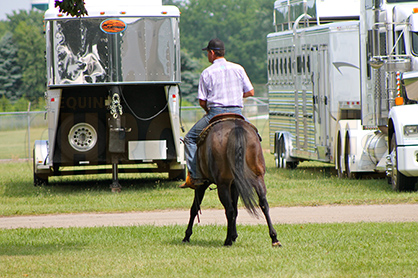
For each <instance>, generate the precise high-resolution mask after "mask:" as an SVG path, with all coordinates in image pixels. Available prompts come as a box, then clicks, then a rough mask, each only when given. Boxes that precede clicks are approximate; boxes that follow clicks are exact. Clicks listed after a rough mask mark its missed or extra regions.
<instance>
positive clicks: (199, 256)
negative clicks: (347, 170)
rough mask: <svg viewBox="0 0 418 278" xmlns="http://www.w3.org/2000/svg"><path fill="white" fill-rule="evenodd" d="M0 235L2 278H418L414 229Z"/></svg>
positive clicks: (365, 226)
mask: <svg viewBox="0 0 418 278" xmlns="http://www.w3.org/2000/svg"><path fill="white" fill-rule="evenodd" d="M225 229H226V228H225V227H223V226H197V227H196V228H195V233H194V235H193V236H192V238H191V242H190V243H189V244H183V243H181V239H182V237H183V235H184V230H185V227H183V226H166V227H153V226H139V227H102V228H69V229H52V228H48V229H17V230H0V269H1V277H196V276H199V277H333V278H334V277H417V275H418V268H417V264H418V259H417V256H416V254H417V253H418V243H417V241H416V240H414V238H415V237H416V231H417V229H418V223H391V224H389V223H359V224H307V225H303V226H301V225H280V226H278V227H277V230H278V233H279V238H280V240H281V242H282V243H283V247H282V248H272V247H271V246H270V238H269V237H268V234H267V228H266V227H265V226H262V225H260V226H238V233H239V237H238V239H237V242H236V243H235V244H234V245H233V246H232V247H223V246H222V244H223V240H224V237H225V235H226V232H225Z"/></svg>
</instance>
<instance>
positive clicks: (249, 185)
mask: <svg viewBox="0 0 418 278" xmlns="http://www.w3.org/2000/svg"><path fill="white" fill-rule="evenodd" d="M245 133H246V131H245V129H244V127H243V126H241V125H236V126H235V128H233V129H232V130H231V133H230V134H229V137H228V143H227V159H228V164H229V168H230V169H231V172H232V175H233V177H234V181H233V184H234V185H235V187H236V189H237V191H238V194H239V196H240V197H241V200H242V201H243V203H244V206H245V208H246V209H247V210H248V211H249V212H250V213H251V214H255V215H257V210H256V208H257V201H256V199H255V196H256V193H255V189H254V187H253V183H256V182H257V181H256V175H255V174H254V173H253V172H252V171H251V169H250V168H249V167H248V165H247V162H246V160H245V153H246V145H247V138H246V136H245Z"/></svg>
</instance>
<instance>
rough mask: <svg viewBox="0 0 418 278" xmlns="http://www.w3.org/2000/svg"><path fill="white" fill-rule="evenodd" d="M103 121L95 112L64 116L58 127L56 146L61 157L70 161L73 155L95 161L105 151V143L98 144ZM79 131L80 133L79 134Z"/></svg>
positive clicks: (103, 128)
mask: <svg viewBox="0 0 418 278" xmlns="http://www.w3.org/2000/svg"><path fill="white" fill-rule="evenodd" d="M101 130H105V127H104V123H103V122H102V121H101V120H100V119H99V117H98V116H97V114H96V113H86V114H71V115H69V116H67V117H66V118H64V119H63V120H62V122H61V125H60V127H59V129H58V136H57V148H58V151H59V152H60V153H61V157H62V158H65V159H68V160H70V161H73V160H74V157H75V155H79V156H80V157H83V160H87V161H97V160H98V157H99V156H101V155H103V153H104V152H105V151H106V147H105V146H106V144H99V138H103V137H105V136H101V135H99V132H100V131H101ZM80 132H81V134H80Z"/></svg>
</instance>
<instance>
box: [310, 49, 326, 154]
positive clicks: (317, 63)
mask: <svg viewBox="0 0 418 278" xmlns="http://www.w3.org/2000/svg"><path fill="white" fill-rule="evenodd" d="M327 59H328V47H327V46H326V45H320V46H313V47H312V61H313V76H312V79H313V103H314V123H315V144H316V147H317V149H318V152H319V153H318V154H319V158H322V157H323V155H325V154H326V153H327V146H328V138H329V134H328V126H329V117H328V114H327V105H328V102H329V101H328V86H327V84H328V72H329V71H328V63H327Z"/></svg>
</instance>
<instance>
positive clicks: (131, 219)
mask: <svg viewBox="0 0 418 278" xmlns="http://www.w3.org/2000/svg"><path fill="white" fill-rule="evenodd" d="M260 214H262V213H261V211H260ZM270 215H271V218H272V221H273V223H275V224H303V223H349V222H418V204H398V205H361V206H317V207H274V208H270ZM199 218H200V224H199V225H208V224H219V225H225V224H226V218H225V212H224V211H223V210H202V212H201V214H200V215H199ZM188 220H189V211H186V210H179V211H172V210H166V211H152V212H129V213H82V214H58V215H41V216H12V217H0V229H17V228H41V227H55V228H68V227H101V226H137V225H156V226H166V225H176V224H178V225H186V224H187V223H188ZM197 222H198V219H197V218H196V220H195V223H197ZM237 223H238V224H244V225H257V224H265V223H266V222H265V219H264V216H262V215H260V217H258V218H256V217H253V216H251V215H250V214H249V213H247V211H245V210H240V211H239V213H238V220H237Z"/></svg>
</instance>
